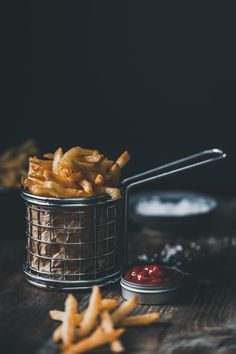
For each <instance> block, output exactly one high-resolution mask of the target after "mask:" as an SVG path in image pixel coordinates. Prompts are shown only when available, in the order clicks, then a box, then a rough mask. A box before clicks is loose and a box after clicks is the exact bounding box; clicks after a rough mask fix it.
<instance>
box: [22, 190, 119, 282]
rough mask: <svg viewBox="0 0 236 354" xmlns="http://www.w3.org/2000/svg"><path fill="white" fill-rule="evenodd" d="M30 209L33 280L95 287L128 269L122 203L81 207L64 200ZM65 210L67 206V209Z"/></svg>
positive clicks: (28, 205)
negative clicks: (96, 284)
mask: <svg viewBox="0 0 236 354" xmlns="http://www.w3.org/2000/svg"><path fill="white" fill-rule="evenodd" d="M23 198H24V199H25V203H26V210H27V215H26V224H27V228H26V235H27V247H26V250H27V262H26V264H25V267H26V269H27V272H28V274H29V273H30V275H31V276H33V278H34V280H35V281H36V282H37V280H39V281H41V282H42V281H43V283H45V284H46V285H47V281H49V282H50V283H51V284H52V282H54V283H55V284H57V285H56V286H58V285H60V283H61V284H65V283H66V284H67V286H68V285H72V284H76V286H79V285H80V284H81V285H83V286H86V285H88V286H90V285H92V284H93V283H95V282H98V283H99V282H100V281H102V282H104V283H106V281H107V280H108V279H112V276H113V275H114V274H118V273H119V272H120V271H121V269H122V265H123V258H124V257H123V249H124V245H123V237H122V236H123V229H122V228H123V226H122V225H123V220H122V217H123V216H122V200H112V199H110V198H107V197H105V198H103V199H102V200H99V202H96V200H95V202H94V203H91V202H92V198H89V199H90V200H89V203H88V201H87V200H86V199H85V200H83V201H81V200H80V201H79V203H78V205H74V204H73V203H70V201H69V202H67V201H66V200H62V202H61V203H60V200H58V202H57V204H56V205H55V203H50V201H48V200H47V203H45V205H40V203H38V201H37V200H34V198H33V199H28V198H27V196H26V195H24V192H23ZM61 205H63V206H61Z"/></svg>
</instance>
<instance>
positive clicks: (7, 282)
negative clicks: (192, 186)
mask: <svg viewBox="0 0 236 354" xmlns="http://www.w3.org/2000/svg"><path fill="white" fill-rule="evenodd" d="M218 200H219V202H220V204H219V208H218V210H217V211H216V213H215V214H214V215H213V216H212V218H211V219H208V220H206V221H205V222H203V223H202V224H201V225H200V224H199V223H197V224H193V225H191V226H186V227H184V228H182V229H181V228H180V229H178V230H175V231H173V230H172V231H163V232H160V231H157V230H151V229H147V228H146V229H141V228H138V227H135V228H132V229H131V230H130V232H129V240H130V243H129V248H130V250H131V252H129V254H130V261H131V263H132V262H134V263H137V262H145V261H148V260H150V259H151V260H152V261H153V260H157V261H159V260H161V261H163V262H165V263H166V264H178V265H179V266H180V267H181V268H182V269H183V270H184V271H185V272H186V273H187V274H188V275H187V278H188V282H187V284H186V287H185V289H184V291H183V293H182V296H181V297H180V298H178V299H177V300H176V301H175V303H173V304H171V305H162V306H141V305H140V306H139V307H138V311H137V312H139V313H146V312H148V311H154V310H155V311H156V310H159V311H160V312H161V320H160V322H159V323H157V324H155V325H152V326H150V327H145V328H141V327H140V328H133V329H132V328H130V329H128V330H127V332H126V333H125V334H124V335H123V337H122V341H123V343H124V346H125V348H126V352H127V353H136V354H144V353H153V354H154V353H166V354H172V353H173V354H177V353H178V354H180V353H181V354H184V353H194V354H197V353H201V354H204V353H208V354H211V353H221V354H222V353H223V354H224V353H230V354H231V353H236V198H218ZM170 245H172V247H173V246H174V247H176V245H177V248H176V250H177V253H176V254H172V255H171V252H169V253H168V247H169V248H170ZM24 247H25V239H24V237H23V235H17V237H13V236H12V237H10V236H7V237H6V236H4V234H1V247H0V279H1V288H0V335H1V342H0V348H1V350H0V351H1V353H6V354H8V353H10V354H11V353H24V354H28V353H30V354H32V353H37V354H46V353H51V354H56V353H59V351H58V347H57V345H56V344H54V343H53V342H52V340H51V335H52V332H53V329H54V328H55V326H56V323H54V322H53V321H51V320H50V319H49V317H48V311H49V309H53V308H58V309H62V306H63V302H64V299H65V297H66V294H65V293H56V292H52V291H45V290H40V289H37V288H35V287H33V286H31V285H29V284H28V283H27V282H26V281H25V279H24V277H23V274H22V264H23V262H24V257H25V254H24ZM102 292H103V294H104V295H105V296H108V297H116V298H118V299H119V301H122V299H121V297H120V289H119V285H116V286H113V287H110V288H106V289H104V290H103V291H102ZM75 295H76V296H77V298H78V300H79V304H80V306H81V307H83V306H84V305H85V304H87V301H88V297H89V293H88V292H77V293H75ZM96 353H109V348H108V347H106V348H103V349H99V350H96Z"/></svg>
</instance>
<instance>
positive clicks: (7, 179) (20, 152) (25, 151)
mask: <svg viewBox="0 0 236 354" xmlns="http://www.w3.org/2000/svg"><path fill="white" fill-rule="evenodd" d="M37 153H38V147H37V146H36V144H35V142H34V141H33V140H26V141H24V142H23V143H22V144H21V145H20V146H18V147H16V148H11V149H9V150H7V151H5V152H4V153H3V154H2V155H1V156H0V186H2V187H7V188H19V187H20V186H21V177H24V176H26V175H27V169H28V159H29V156H32V155H33V154H37Z"/></svg>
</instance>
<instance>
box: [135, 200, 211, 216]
mask: <svg viewBox="0 0 236 354" xmlns="http://www.w3.org/2000/svg"><path fill="white" fill-rule="evenodd" d="M208 210H209V204H208V203H207V201H206V200H205V199H204V198H198V199H193V200H189V199H187V198H183V199H181V200H180V201H178V202H166V201H163V200H161V199H160V198H159V197H154V198H153V199H150V200H145V199H141V200H140V201H139V203H138V204H137V206H136V212H137V213H138V214H139V215H146V216H147V215H149V216H186V215H191V214H198V213H204V212H207V211H208Z"/></svg>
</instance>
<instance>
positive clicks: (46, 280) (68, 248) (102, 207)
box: [22, 149, 226, 291]
mask: <svg viewBox="0 0 236 354" xmlns="http://www.w3.org/2000/svg"><path fill="white" fill-rule="evenodd" d="M225 156H226V154H225V153H223V152H222V151H221V150H218V149H212V150H205V151H202V152H200V153H198V154H195V155H191V156H188V157H185V158H182V159H180V160H177V161H174V162H171V163H169V164H166V165H164V166H160V167H157V168H154V169H152V170H149V171H146V172H143V173H140V174H138V175H136V176H132V177H129V178H127V179H125V180H123V181H122V183H121V185H122V186H121V199H118V200H116V199H112V198H111V197H108V196H104V195H103V196H96V197H90V198H74V199H60V198H47V197H39V196H35V195H32V194H30V193H28V192H26V191H22V198H23V199H24V201H25V203H26V236H27V246H26V250H27V260H26V263H25V264H24V267H23V270H24V274H25V276H26V279H27V280H28V281H29V282H30V283H31V284H33V285H35V286H37V287H40V288H47V289H54V290H61V291H64V290H73V289H88V288H90V287H91V286H93V285H94V284H97V285H100V286H104V285H107V284H110V283H114V282H116V281H117V280H118V279H119V278H120V275H121V273H122V272H123V270H124V269H125V265H126V261H127V213H128V195H129V191H130V189H131V188H133V187H135V186H137V185H140V184H143V183H148V182H151V181H154V180H157V179H159V178H162V177H165V176H167V175H170V174H173V173H176V172H180V171H183V170H187V169H189V168H192V167H197V166H200V165H203V164H207V163H209V162H213V161H216V160H220V159H222V158H224V157H225Z"/></svg>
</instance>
